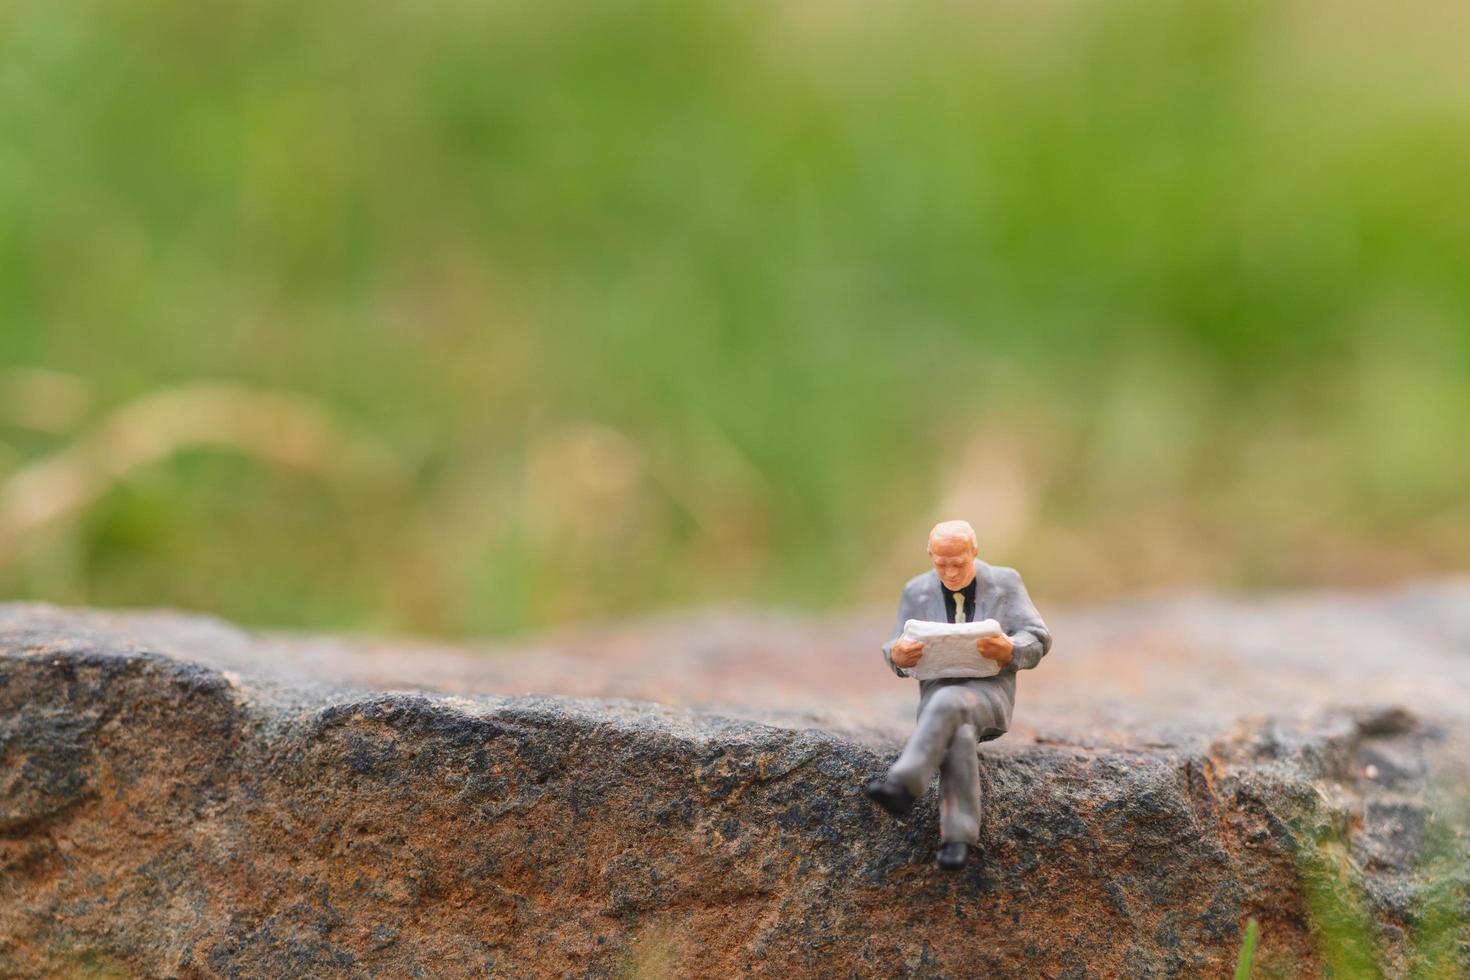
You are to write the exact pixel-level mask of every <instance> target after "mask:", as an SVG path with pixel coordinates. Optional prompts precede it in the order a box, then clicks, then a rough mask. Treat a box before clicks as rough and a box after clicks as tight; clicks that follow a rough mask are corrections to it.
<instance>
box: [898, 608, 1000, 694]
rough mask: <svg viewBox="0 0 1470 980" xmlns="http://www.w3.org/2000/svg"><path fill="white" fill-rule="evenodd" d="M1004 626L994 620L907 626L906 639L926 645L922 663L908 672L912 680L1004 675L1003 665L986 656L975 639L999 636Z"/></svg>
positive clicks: (911, 623) (916, 621)
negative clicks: (914, 678)
mask: <svg viewBox="0 0 1470 980" xmlns="http://www.w3.org/2000/svg"><path fill="white" fill-rule="evenodd" d="M1000 632H1001V630H1000V624H999V623H997V622H996V621H995V620H993V619H982V620H980V621H979V622H975V623H931V622H927V621H926V620H922V619H911V620H909V621H908V622H906V623H904V624H903V637H904V639H906V640H918V641H919V642H920V643H922V644H924V652H923V654H922V655H921V656H920V657H919V662H918V663H916V664H914V665H913V666H912V667H910V668H909V669H908V675H909V676H910V677H917V678H918V679H919V680H921V681H932V680H937V679H938V678H941V677H991V676H993V675H995V674H998V673H1000V664H998V663H996V662H995V661H994V660H991V659H990V658H989V657H982V656H981V655H980V651H978V650H976V649H975V640H977V639H978V638H980V637H982V636H999V635H1000Z"/></svg>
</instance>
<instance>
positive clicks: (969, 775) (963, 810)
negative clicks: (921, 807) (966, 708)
mask: <svg viewBox="0 0 1470 980" xmlns="http://www.w3.org/2000/svg"><path fill="white" fill-rule="evenodd" d="M939 839H940V841H941V842H943V843H945V844H949V843H953V842H959V843H961V844H970V845H972V846H973V845H974V844H976V843H978V842H979V840H980V753H979V751H978V743H977V742H976V740H975V726H974V725H961V726H960V727H959V729H958V730H957V731H956V732H955V733H954V738H952V739H951V740H950V743H949V751H948V752H946V753H945V754H944V763H943V764H942V765H941V766H940V767H939Z"/></svg>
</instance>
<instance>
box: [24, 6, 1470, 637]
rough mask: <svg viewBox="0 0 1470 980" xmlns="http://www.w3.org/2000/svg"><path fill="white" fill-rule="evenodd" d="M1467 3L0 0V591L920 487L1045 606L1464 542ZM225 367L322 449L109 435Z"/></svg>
mask: <svg viewBox="0 0 1470 980" xmlns="http://www.w3.org/2000/svg"><path fill="white" fill-rule="evenodd" d="M1467 17H1470V13H1466V12H1465V11H1461V10H1458V9H1453V8H1450V7H1447V6H1445V5H1443V4H1431V3H1425V2H1417V0H1411V2H1410V3H1409V4H1408V5H1407V6H1403V5H1399V6H1395V7H1393V8H1386V7H1382V6H1381V5H1369V4H1367V3H1363V2H1353V0H1349V2H1347V3H1331V4H1329V3H1325V2H1322V0H1299V2H1282V3H1267V2H1263V0H1245V2H1241V0H1234V2H1224V0H1203V2H1201V3H1196V4H1188V5H1179V4H1167V3H1163V2H1161V0H1123V2H1120V3H1114V4H1106V5H1097V4H1084V3H1068V2H1063V3H1061V4H1051V5H1040V6H1038V5H1016V4H997V5H968V4H955V3H945V2H933V0H920V2H917V3H916V2H913V0H906V2H903V3H897V2H883V0H880V2H877V3H864V4H857V3H841V2H833V0H796V2H792V3H783V4H770V5H742V4H731V3H724V2H709V0H678V2H674V0H642V2H635V0H579V2H577V3H560V2H556V0H550V2H537V3H531V2H518V0H513V2H498V0H490V2H477V3H470V2H465V0H438V2H433V3H422V4H404V3H380V2H376V0H356V2H353V3H346V2H342V0H315V2H313V3H307V4H302V3H297V2H285V0H242V2H234V3H219V2H212V0H203V2H200V0H195V2H192V3H179V2H168V0H164V2H157V0H150V2H142V0H78V2H72V3H54V2H41V0H0V481H6V482H5V484H4V485H3V486H0V548H3V549H4V550H3V551H0V594H4V595H7V596H11V597H17V596H19V597H26V596H35V597H43V598H48V599H55V600H62V601H74V602H91V603H99V604H139V603H144V604H171V605H179V606H186V607H195V608H202V609H207V610H212V611H216V612H220V613H223V614H225V615H228V616H231V617H234V618H237V619H240V620H244V621H247V622H256V623H271V624H280V625H312V626H340V625H358V626H365V627H371V628H378V629H383V628H392V629H412V630H416V631H423V632H434V633H442V634H450V635H453V634H464V633H485V632H496V631H504V630H510V629H517V628H523V627H526V626H532V625H540V624H546V623H550V622H555V621H559V620H562V619H564V618H567V617H576V618H591V617H598V616H603V615H615V614H620V613H624V612H628V611H632V610H639V609H646V608H654V607H660V606H667V605H671V604H675V603H680V602H687V601H697V602H721V601H733V600H741V599H746V598H751V599H755V600H760V601H771V600H776V601H790V602H798V603H803V604H812V605H821V606H830V605H836V604H840V603H845V602H851V601H854V600H856V599H860V598H862V599H869V598H877V597H881V598H883V599H884V600H885V601H886V600H889V599H891V598H892V596H891V593H892V592H893V590H894V588H896V581H897V580H899V579H901V577H902V576H903V575H904V574H907V573H911V572H912V571H916V570H918V569H919V568H920V567H922V562H923V555H922V548H923V534H924V531H925V529H926V528H927V526H928V525H929V523H931V522H932V521H933V520H934V519H937V518H939V517H950V516H966V517H969V518H970V519H971V520H972V521H974V523H975V524H976V525H977V527H979V528H980V530H981V535H982V538H983V540H982V551H983V553H984V554H986V556H987V557H991V558H993V559H997V560H1002V561H1008V562H1014V563H1018V564H1020V565H1022V566H1023V567H1024V569H1025V572H1026V575H1027V579H1028V582H1030V583H1032V585H1033V591H1038V592H1042V593H1045V594H1047V595H1049V596H1067V597H1088V596H1100V595H1107V594H1115V593H1119V592H1123V591H1126V590H1133V589H1139V588H1150V587H1159V586H1167V585H1176V584H1180V583H1216V584H1224V585H1227V586H1237V587H1238V586H1244V587H1272V586H1278V585H1286V584H1298V583H1317V582H1341V583H1360V582H1369V581H1375V580H1381V579H1385V578H1392V577H1397V576H1401V575H1409V574H1416V573H1421V572H1426V571H1433V570H1438V569H1446V568H1456V567H1463V566H1464V565H1465V563H1466V559H1467V558H1470V495H1467V494H1466V492H1465V489H1466V486H1467V478H1470V453H1467V452H1466V449H1465V430H1466V420H1467V419H1470V316H1467V314H1470V275H1467V272H1470V262H1467V260H1470V220H1467V218H1470V184H1467V183H1466V181H1464V180H1463V179H1462V177H1463V175H1464V174H1465V173H1466V172H1467V170H1470V125H1467V123H1470V69H1467V68H1466V63H1465V60H1464V58H1463V54H1462V51H1461V50H1460V49H1461V47H1462V45H1461V44H1460V43H1459V38H1460V37H1462V36H1463V35H1462V34H1461V32H1460V31H1459V30H1458V28H1459V27H1461V26H1464V23H1463V22H1464V21H1465V20H1466V19H1467ZM219 382H228V383H230V384H232V385H234V386H237V388H238V389H239V391H241V392H246V393H254V394H255V396H258V397H261V398H266V399H274V398H281V397H285V398H289V399H296V400H299V401H301V402H302V403H303V407H302V408H301V412H303V413H305V414H306V415H309V416H311V417H312V418H313V419H315V420H316V421H314V422H313V423H312V424H311V426H310V429H311V431H312V432H313V433H315V435H314V436H312V437H311V438H306V439H304V441H303V442H302V443H301V445H304V446H306V447H307V448H311V447H315V448H316V449H319V450H320V451H321V452H322V453H323V458H322V459H321V460H317V461H315V462H313V461H311V460H303V459H302V458H301V457H300V455H299V454H296V455H292V454H287V458H286V459H285V460H284V461H283V460H282V459H277V458H275V457H274V456H273V455H272V454H271V453H269V452H265V451H264V450H263V447H262V445H261V441H260V439H259V438H258V435H259V433H258V432H240V431H237V430H236V429H234V428H231V425H233V424H234V423H233V422H229V421H228V420H227V419H226V420H225V421H223V422H221V423H220V425H217V426H215V427H212V428H210V427H206V429H207V431H188V430H190V426H188V425H187V424H178V425H173V426H170V427H169V429H170V432H172V433H174V435H175V436H176V437H177V438H174V437H171V439H170V440H169V441H165V442H166V444H165V443H160V444H159V445H158V446H157V447H155V448H157V449H158V450H159V452H158V453H156V454H153V455H150V454H148V453H143V454H141V455H140V454H138V453H135V452H132V451H131V450H130V451H126V452H117V451H114V450H113V449H112V448H109V447H108V446H107V445H106V444H105V443H104V441H101V440H100V437H99V436H98V433H99V432H103V433H110V434H111V437H112V438H113V439H115V440H116V439H122V440H125V441H126V440H133V442H129V445H131V446H134V448H136V440H138V439H142V440H143V441H144V442H145V443H146V442H148V441H149V439H150V436H149V435H148V434H147V433H146V432H142V433H140V432H139V430H138V428H137V425H136V419H137V418H138V414H137V412H135V411H133V409H135V408H136V406H137V404H138V402H139V400H140V399H142V400H145V401H146V400H147V399H154V398H163V399H165V401H164V404H174V405H189V406H192V407H191V408H189V409H188V411H189V412H190V413H191V414H192V413H193V412H196V411H198V412H202V413H203V414H204V415H206V416H209V417H211V418H213V417H214V414H215V413H214V410H213V409H211V408H209V407H208V406H207V405H205V406H203V407H201V404H200V403H198V402H192V401H189V400H187V399H184V400H179V399H172V400H170V399H171V395H170V393H173V392H177V391H181V390H189V391H192V390H194V389H193V388H191V386H195V385H198V384H201V383H219ZM241 397H246V398H248V397H251V395H249V394H246V395H243V396H241ZM148 404H150V405H153V406H155V407H156V405H157V404H158V403H157V402H149V403H148ZM130 406H132V408H130ZM130 412H131V413H132V414H129V413H130ZM117 413H123V416H122V418H123V422H119V421H118V415H117ZM223 414H224V415H229V413H228V412H225V413H223ZM293 417H294V416H293ZM231 418H233V416H231ZM128 420H132V421H131V422H129V421H128ZM237 421H238V420H237ZM246 427H247V428H248V427H249V426H246ZM287 427H288V428H290V426H289V425H288V426H287ZM257 428H258V427H257ZM293 431H294V430H293ZM283 437H284V438H295V436H292V435H291V434H290V433H284V434H283ZM79 440H80V445H82V446H83V447H84V451H80V452H79V451H77V449H76V447H77V446H78V444H79V443H78V441H79ZM293 445H295V444H294V443H293ZM344 446H353V447H358V448H359V449H361V448H362V447H369V448H368V449H366V450H364V451H365V452H367V453H368V454H369V455H374V456H381V457H384V458H388V459H391V460H392V461H393V464H392V466H391V467H388V468H387V469H391V470H392V471H393V472H394V474H396V475H393V476H391V477H389V478H385V477H384V473H385V472H386V470H385V468H384V467H359V466H354V465H350V464H342V465H338V462H337V461H338V460H339V459H341V458H351V459H357V458H361V457H362V455H363V453H361V452H356V451H354V452H339V451H338V449H340V447H344ZM334 447H336V448H334ZM219 448H223V449H224V450H225V451H223V452H221V451H218V449H219ZM266 448H268V447H266ZM66 453H69V454H70V455H68V456H65V457H64V458H63V460H62V462H63V463H64V464H65V465H63V466H59V467H58V466H55V465H53V464H54V463H55V460H54V457H55V455H56V454H66ZM138 460H145V462H141V463H137V465H134V464H135V462H136V461H138ZM35 467H42V470H41V471H40V477H44V479H43V478H38V476H37V473H36V471H35V470H34V468H35ZM17 481H18V482H17ZM68 481H70V482H68ZM55 494H60V495H61V497H62V498H64V500H65V501H73V502H74V505H73V504H71V503H69V504H67V505H66V506H59V505H57V504H56V503H55V502H54V500H53V495H55ZM7 508H8V511H7V510H6V509H7Z"/></svg>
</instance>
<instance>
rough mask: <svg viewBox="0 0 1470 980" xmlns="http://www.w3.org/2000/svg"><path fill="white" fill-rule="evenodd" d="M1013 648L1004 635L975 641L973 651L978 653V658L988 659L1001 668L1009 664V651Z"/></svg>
mask: <svg viewBox="0 0 1470 980" xmlns="http://www.w3.org/2000/svg"><path fill="white" fill-rule="evenodd" d="M1015 646H1016V645H1015V644H1014V643H1012V642H1011V638H1010V637H1009V636H1006V635H1005V634H1004V633H1002V634H1001V635H1000V636H982V637H980V638H979V639H977V640H976V641H975V649H976V650H978V651H979V652H980V656H982V657H988V658H989V659H991V660H994V661H995V662H996V663H998V664H1000V665H1001V666H1002V667H1004V666H1005V665H1006V664H1008V663H1010V662H1011V651H1012V650H1013V649H1015Z"/></svg>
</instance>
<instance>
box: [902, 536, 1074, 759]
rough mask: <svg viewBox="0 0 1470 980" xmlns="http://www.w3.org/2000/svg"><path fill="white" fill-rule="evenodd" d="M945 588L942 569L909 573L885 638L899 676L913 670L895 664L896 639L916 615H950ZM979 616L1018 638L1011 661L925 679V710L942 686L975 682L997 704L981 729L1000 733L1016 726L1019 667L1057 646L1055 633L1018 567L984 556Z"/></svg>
mask: <svg viewBox="0 0 1470 980" xmlns="http://www.w3.org/2000/svg"><path fill="white" fill-rule="evenodd" d="M943 588H944V587H943V585H941V584H940V581H939V573H938V572H936V571H934V570H932V569H931V570H929V571H927V572H925V573H924V574H923V575H916V576H914V577H913V578H911V579H909V581H908V584H907V585H905V586H904V587H903V598H902V599H900V600H899V603H898V622H897V623H896V624H895V625H894V627H893V636H892V637H890V638H889V640H888V642H887V643H885V644H883V660H884V661H885V662H886V663H887V664H888V666H889V667H890V668H892V670H893V672H894V673H895V674H897V675H898V676H899V677H907V676H908V674H906V673H905V672H904V671H903V670H901V669H900V668H898V667H895V666H894V665H893V658H892V649H893V641H894V640H896V639H898V638H899V636H900V635H901V634H902V633H903V624H904V623H905V622H907V621H908V620H910V619H923V620H928V621H929V622H934V623H942V622H944V621H945V620H946V618H947V617H946V615H945V612H944V592H943ZM975 619H976V620H977V621H978V620H981V619H993V620H995V621H996V622H998V623H1000V628H1001V629H1002V630H1004V631H1005V634H1006V635H1007V636H1009V637H1010V638H1011V642H1012V643H1014V644H1015V648H1014V649H1013V650H1012V651H1011V662H1010V663H1009V664H1007V665H1006V666H1005V667H1002V668H1001V671H1000V673H998V674H996V675H995V676H994V677H979V678H949V679H945V680H937V681H920V682H919V711H920V712H922V711H923V710H924V705H925V704H926V703H928V701H929V697H930V695H932V694H933V692H934V691H936V690H938V689H939V688H941V687H945V686H947V685H950V684H968V685H970V686H972V687H975V688H976V689H977V690H979V691H981V692H982V693H983V694H985V695H986V697H987V699H988V700H989V701H990V702H991V704H992V706H993V708H994V709H995V710H994V715H995V719H994V720H995V724H994V725H993V726H991V728H990V729H989V730H987V731H984V732H980V733H979V735H980V738H981V739H982V740H983V739H986V738H996V737H998V736H999V735H1001V734H1002V733H1004V732H1005V730H1006V729H1007V728H1009V727H1010V724H1011V709H1012V708H1014V707H1015V703H1016V671H1017V670H1030V669H1031V668H1032V667H1035V666H1036V665H1037V663H1038V662H1040V660H1041V658H1042V657H1044V656H1046V652H1047V651H1048V650H1050V649H1051V633H1049V632H1048V631H1047V628H1046V624H1045V623H1044V622H1042V621H1041V615H1040V614H1039V613H1038V612H1037V611H1036V607H1035V606H1034V605H1032V604H1031V597H1030V596H1029V595H1027V594H1026V586H1024V585H1022V584H1021V576H1020V574H1019V573H1018V572H1017V571H1016V570H1015V569H1014V568H1005V567H1002V566H1000V565H987V564H986V563H985V562H983V561H980V560H979V559H976V560H975Z"/></svg>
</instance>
